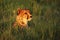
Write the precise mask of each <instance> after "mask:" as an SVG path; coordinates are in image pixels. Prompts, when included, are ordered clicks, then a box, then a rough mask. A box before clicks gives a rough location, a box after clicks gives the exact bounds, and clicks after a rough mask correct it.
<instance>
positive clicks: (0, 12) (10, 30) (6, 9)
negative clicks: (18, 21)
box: [0, 0, 60, 40]
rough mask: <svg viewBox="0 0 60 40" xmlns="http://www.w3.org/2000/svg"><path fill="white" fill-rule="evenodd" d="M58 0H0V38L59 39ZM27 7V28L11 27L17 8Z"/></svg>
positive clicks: (59, 14) (13, 39) (16, 39)
mask: <svg viewBox="0 0 60 40" xmlns="http://www.w3.org/2000/svg"><path fill="white" fill-rule="evenodd" d="M59 4H60V1H59V0H0V40H60V6H59ZM19 7H20V8H21V9H25V8H26V9H29V10H30V11H31V14H32V16H33V17H32V20H31V21H30V22H28V26H29V28H27V29H20V28H19V27H18V26H16V27H15V28H14V27H13V22H14V21H15V17H16V15H17V8H19Z"/></svg>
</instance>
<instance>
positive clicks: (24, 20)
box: [15, 9, 32, 27]
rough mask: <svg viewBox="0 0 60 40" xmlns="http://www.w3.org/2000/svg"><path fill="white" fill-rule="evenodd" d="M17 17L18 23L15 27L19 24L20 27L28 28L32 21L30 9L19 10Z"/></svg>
mask: <svg viewBox="0 0 60 40" xmlns="http://www.w3.org/2000/svg"><path fill="white" fill-rule="evenodd" d="M17 12H18V13H17V16H16V22H15V25H16V24H17V25H18V26H21V27H22V26H23V27H25V26H27V25H28V21H31V19H32V15H31V14H30V10H28V9H18V10H17Z"/></svg>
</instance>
